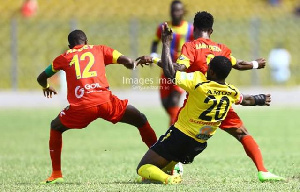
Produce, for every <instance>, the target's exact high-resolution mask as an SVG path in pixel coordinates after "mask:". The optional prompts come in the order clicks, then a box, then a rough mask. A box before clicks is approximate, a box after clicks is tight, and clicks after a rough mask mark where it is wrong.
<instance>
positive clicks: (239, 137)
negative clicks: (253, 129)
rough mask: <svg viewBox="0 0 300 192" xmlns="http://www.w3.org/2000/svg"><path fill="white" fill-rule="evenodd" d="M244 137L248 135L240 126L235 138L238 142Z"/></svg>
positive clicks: (244, 128)
mask: <svg viewBox="0 0 300 192" xmlns="http://www.w3.org/2000/svg"><path fill="white" fill-rule="evenodd" d="M246 135H249V133H248V131H247V129H246V127H244V126H242V127H239V128H237V129H236V137H237V139H238V140H239V141H241V139H242V138H243V137H245V136H246Z"/></svg>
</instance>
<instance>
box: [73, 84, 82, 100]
mask: <svg viewBox="0 0 300 192" xmlns="http://www.w3.org/2000/svg"><path fill="white" fill-rule="evenodd" d="M83 94H84V88H82V87H80V86H79V85H78V86H77V87H76V88H75V96H76V97H77V98H78V99H80V98H81V97H82V96H83Z"/></svg>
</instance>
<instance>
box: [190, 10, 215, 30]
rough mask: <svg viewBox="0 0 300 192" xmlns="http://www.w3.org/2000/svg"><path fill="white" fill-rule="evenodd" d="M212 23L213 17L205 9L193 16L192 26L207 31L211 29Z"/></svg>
mask: <svg viewBox="0 0 300 192" xmlns="http://www.w3.org/2000/svg"><path fill="white" fill-rule="evenodd" d="M213 24H214V17H213V16H212V14H210V13H208V12H206V11H199V12H197V13H196V14H195V17H194V27H195V28H197V29H199V30H201V31H208V30H210V29H212V27H213Z"/></svg>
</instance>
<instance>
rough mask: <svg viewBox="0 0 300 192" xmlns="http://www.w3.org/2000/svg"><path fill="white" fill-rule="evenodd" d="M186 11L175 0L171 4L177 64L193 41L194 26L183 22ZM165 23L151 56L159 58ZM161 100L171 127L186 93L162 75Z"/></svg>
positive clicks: (172, 47) (173, 41) (158, 30)
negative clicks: (181, 98) (185, 44)
mask: <svg viewBox="0 0 300 192" xmlns="http://www.w3.org/2000/svg"><path fill="white" fill-rule="evenodd" d="M184 13H185V10H184V5H183V4H182V2H181V1H178V0H175V1H172V3H171V19H172V20H171V21H170V22H168V25H169V26H170V27H171V28H172V30H173V40H172V43H171V57H172V60H173V62H176V60H177V58H178V56H179V55H180V51H181V47H182V45H183V44H184V43H185V42H187V41H192V40H193V25H192V24H191V23H188V22H187V21H185V20H183V16H184ZM162 26H163V23H162V24H160V25H159V26H158V27H157V30H156V34H155V37H154V40H153V42H152V46H151V56H153V57H157V46H158V43H159V42H160V41H161V33H162ZM159 82H160V89H159V91H160V98H161V102H162V105H163V107H164V109H165V110H166V112H167V113H168V115H169V117H170V125H172V124H173V123H174V122H175V119H176V116H177V113H178V111H179V109H180V107H179V102H180V96H181V95H182V93H183V92H184V91H183V90H182V89H181V88H180V87H179V86H177V85H175V84H172V83H171V81H170V80H168V78H166V77H165V76H164V74H163V73H162V74H161V78H160V81H159Z"/></svg>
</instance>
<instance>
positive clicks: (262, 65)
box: [255, 58, 267, 69]
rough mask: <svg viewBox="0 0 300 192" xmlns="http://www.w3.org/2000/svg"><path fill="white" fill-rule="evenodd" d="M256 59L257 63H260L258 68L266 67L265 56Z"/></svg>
mask: <svg viewBox="0 0 300 192" xmlns="http://www.w3.org/2000/svg"><path fill="white" fill-rule="evenodd" d="M255 61H257V63H258V68H257V69H262V68H265V66H266V62H267V61H266V59H265V58H259V59H256V60H255Z"/></svg>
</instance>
